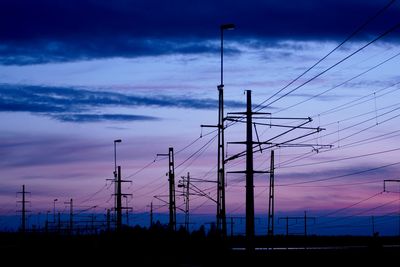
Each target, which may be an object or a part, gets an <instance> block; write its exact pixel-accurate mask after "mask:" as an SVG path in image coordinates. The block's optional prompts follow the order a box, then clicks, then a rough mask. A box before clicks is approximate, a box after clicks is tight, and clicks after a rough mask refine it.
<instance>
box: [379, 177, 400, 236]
mask: <svg viewBox="0 0 400 267" xmlns="http://www.w3.org/2000/svg"><path fill="white" fill-rule="evenodd" d="M387 183H399V185H400V179H387V180H383V192H387V193H390V191H389V190H386V184H387ZM399 189H400V188H399ZM396 193H398V194H399V200H400V190H399V191H397V192H396ZM398 217H399V236H400V203H399V214H398Z"/></svg>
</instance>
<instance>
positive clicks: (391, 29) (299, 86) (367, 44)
mask: <svg viewBox="0 0 400 267" xmlns="http://www.w3.org/2000/svg"><path fill="white" fill-rule="evenodd" d="M399 26H400V23H397V24H395V25H394V26H392V27H391V28H390V29H388V30H386V31H385V32H383V33H382V34H380V35H379V36H378V37H376V38H374V39H373V40H371V41H369V42H368V43H366V44H365V45H363V46H361V47H360V48H358V49H357V50H356V51H354V52H352V53H350V54H349V55H347V56H346V57H344V58H342V59H341V60H339V61H338V62H336V63H335V64H333V65H331V66H330V67H328V68H327V69H325V70H323V71H322V72H320V73H318V74H317V75H315V76H313V77H312V78H310V79H308V80H306V81H305V82H303V83H302V84H300V85H298V86H297V87H295V88H293V89H292V90H290V91H289V92H287V93H285V94H283V95H281V96H280V97H278V98H277V99H275V100H273V101H271V102H270V103H268V104H267V105H265V106H262V107H261V108H260V109H259V110H262V109H265V108H267V107H269V106H271V105H272V104H274V103H275V102H277V101H279V100H280V99H282V98H284V97H286V96H288V95H289V94H291V93H293V92H294V91H296V90H298V89H300V88H301V87H303V86H304V85H306V84H308V83H310V82H311V81H313V80H315V79H316V78H318V77H320V76H321V75H323V74H325V73H326V72H328V71H329V70H331V69H333V68H334V67H336V66H337V65H339V64H341V63H343V62H344V61H346V60H347V59H349V58H350V57H352V56H354V55H355V54H357V53H358V52H360V51H362V50H363V49H365V48H366V47H368V46H370V45H371V44H373V43H374V42H376V41H378V40H379V39H381V38H383V37H385V36H386V35H388V34H389V33H391V32H392V31H394V30H396V29H397V28H398V27H399ZM265 102H266V101H264V102H262V103H265ZM259 110H258V111H259Z"/></svg>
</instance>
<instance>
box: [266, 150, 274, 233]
mask: <svg viewBox="0 0 400 267" xmlns="http://www.w3.org/2000/svg"><path fill="white" fill-rule="evenodd" d="M274 164H275V163H274V150H271V166H270V171H269V197H268V232H267V234H268V235H269V236H273V235H274V206H275V205H274V204H275V203H274V183H275V182H274V176H275V165H274Z"/></svg>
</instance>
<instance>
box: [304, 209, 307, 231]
mask: <svg viewBox="0 0 400 267" xmlns="http://www.w3.org/2000/svg"><path fill="white" fill-rule="evenodd" d="M304 236H305V237H307V211H304Z"/></svg>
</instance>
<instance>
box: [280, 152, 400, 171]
mask: <svg viewBox="0 0 400 267" xmlns="http://www.w3.org/2000/svg"><path fill="white" fill-rule="evenodd" d="M399 150H400V148H394V149H389V150H383V151H378V152H373V153H367V154H361V155H357V156H351V157H346V158H339V159H331V160H325V161H320V162H313V163H304V164H297V165H289V166H283V167H280V168H279V169H287V168H295V167H304V166H314V165H319V164H326V163H332V162H338V161H344V160H349V159H358V158H363V157H369V156H374V155H380V154H385V153H390V152H394V151H399Z"/></svg>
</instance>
